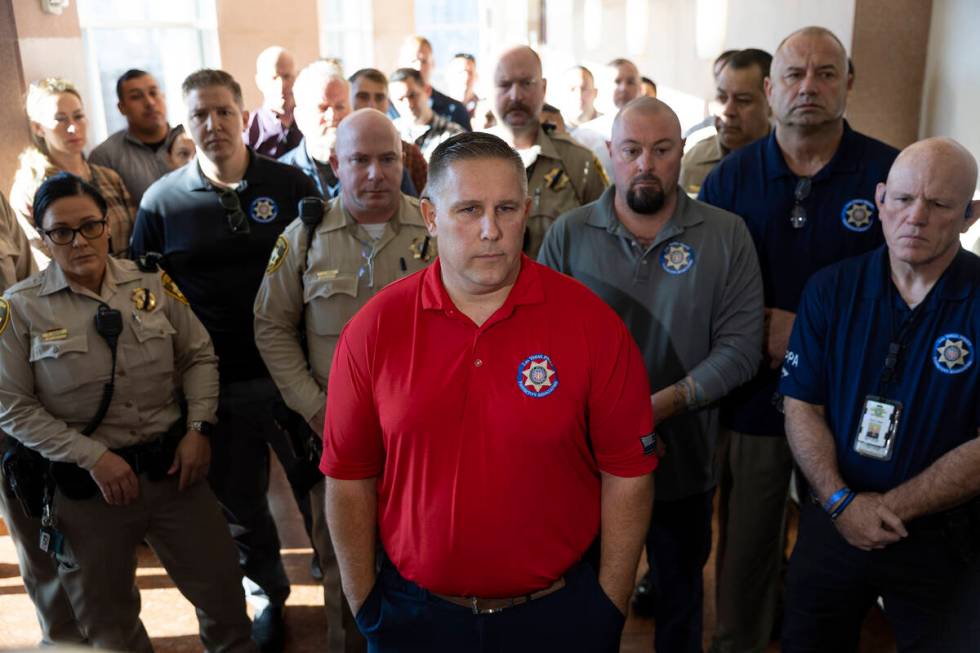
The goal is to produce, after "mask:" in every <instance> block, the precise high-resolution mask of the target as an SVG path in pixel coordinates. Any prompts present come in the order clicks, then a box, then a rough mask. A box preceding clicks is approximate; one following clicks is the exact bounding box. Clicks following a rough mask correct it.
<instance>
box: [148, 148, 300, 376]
mask: <svg viewBox="0 0 980 653" xmlns="http://www.w3.org/2000/svg"><path fill="white" fill-rule="evenodd" d="M237 192H238V198H239V203H240V204H241V207H242V210H243V211H244V212H245V215H246V216H247V217H246V220H247V223H248V226H249V233H247V234H246V233H242V232H240V231H239V232H238V233H234V232H232V231H231V229H230V228H229V225H228V217H227V213H226V211H225V209H223V208H222V207H221V204H220V203H219V200H218V193H217V192H216V191H215V189H214V188H213V187H212V185H211V184H210V183H209V182H208V181H207V179H206V178H205V177H204V175H203V174H202V173H201V168H200V167H199V166H198V165H197V163H192V164H190V165H186V166H184V167H182V168H180V169H178V170H175V171H173V172H171V173H170V174H168V175H166V176H164V177H162V178H160V179H159V180H158V181H157V182H156V183H154V184H153V185H152V186H150V188H149V189H148V190H147V191H146V194H145V195H143V200H142V202H141V203H140V208H139V212H138V213H137V215H136V224H135V226H134V227H133V239H132V242H131V245H130V247H131V252H132V256H134V257H137V256H140V255H142V254H145V253H146V252H159V253H161V254H163V255H164V259H163V261H162V263H161V267H162V268H163V269H164V270H166V272H167V273H168V274H169V275H170V276H171V277H172V278H173V280H174V281H175V282H176V283H177V286H178V287H179V288H180V290H181V292H183V294H184V296H185V297H187V300H188V302H190V305H191V308H192V309H194V313H195V314H196V315H197V317H198V319H200V320H201V322H202V323H203V324H204V326H205V328H206V329H207V330H208V333H210V334H211V339H212V340H213V341H214V349H215V353H217V355H218V365H219V371H220V374H221V382H222V383H229V382H232V381H244V380H248V379H253V378H258V377H262V376H267V375H268V372H267V371H266V369H265V365H264V364H263V363H262V358H261V357H260V356H259V352H258V349H257V348H256V346H255V335H254V333H253V329H252V321H253V314H252V304H253V302H254V301H255V294H256V292H258V289H259V284H260V283H261V282H262V275H263V274H264V273H265V268H266V266H267V265H268V262H269V255H270V253H271V252H272V247H273V246H274V245H275V243H276V239H277V238H278V236H279V234H280V233H282V231H283V230H284V229H285V228H286V226H287V225H289V223H290V222H292V221H293V220H294V219H295V218H296V217H297V215H298V210H297V207H298V204H299V200H300V199H302V198H303V197H310V196H314V197H315V196H318V195H319V193H318V192H317V189H316V187H315V186H314V185H313V182H312V181H310V180H309V178H307V176H306V175H304V174H303V173H302V172H300V171H299V170H297V169H296V168H293V167H291V166H288V165H285V164H282V163H279V162H277V161H273V160H272V159H270V158H267V157H264V156H262V155H259V154H255V153H254V152H253V151H252V150H251V149H250V150H249V164H248V169H247V170H246V171H245V177H244V179H243V181H242V184H241V185H240V186H239V189H238V191H237Z"/></svg>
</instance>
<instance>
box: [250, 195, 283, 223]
mask: <svg viewBox="0 0 980 653" xmlns="http://www.w3.org/2000/svg"><path fill="white" fill-rule="evenodd" d="M248 214H249V215H250V216H252V219H253V220H255V221H256V222H261V223H262V224H265V223H267V222H272V221H273V220H275V219H276V216H277V215H279V205H278V204H276V201H275V200H274V199H272V198H271V197H256V198H255V199H254V200H252V205H251V206H249V207H248Z"/></svg>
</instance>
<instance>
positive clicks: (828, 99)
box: [698, 27, 898, 653]
mask: <svg viewBox="0 0 980 653" xmlns="http://www.w3.org/2000/svg"><path fill="white" fill-rule="evenodd" d="M726 68H727V66H726ZM723 70H724V69H723ZM852 82H853V78H852V77H851V76H850V74H849V73H848V66H847V52H846V51H845V49H844V46H843V45H842V44H841V42H840V39H838V38H837V37H836V36H835V35H834V34H833V33H832V32H830V31H829V30H827V29H825V28H823V27H805V28H802V29H800V30H797V31H796V32H793V33H792V34H790V35H789V36H788V37H786V39H784V40H783V42H782V43H781V44H780V45H779V47H778V48H777V50H776V52H775V54H774V55H773V60H772V67H771V69H770V76H769V77H768V78H767V79H766V80H765V89H766V98H767V100H768V102H769V106H770V107H771V108H772V112H773V118H774V121H775V127H774V129H773V130H772V132H770V134H769V136H767V137H765V138H761V139H759V140H757V141H754V142H752V143H749V144H748V145H744V146H743V147H741V148H739V149H737V150H735V151H734V152H732V153H731V154H729V155H728V156H726V157H725V158H724V159H722V160H721V162H720V163H719V164H718V165H717V166H715V168H714V169H713V170H712V171H711V173H710V174H709V175H708V176H707V178H706V179H705V181H704V184H702V186H701V190H700V191H699V195H698V199H701V200H703V201H705V202H707V203H709V204H713V205H715V206H717V207H719V208H722V209H725V210H727V211H731V212H732V213H735V214H736V215H739V216H741V217H742V218H743V219H744V220H745V222H746V224H747V225H748V227H749V232H750V233H751V234H752V239H753V241H754V242H755V247H756V251H757V252H759V259H760V261H759V263H760V268H761V270H762V279H763V287H764V289H765V304H766V309H765V310H766V322H765V325H766V328H765V345H764V348H763V356H764V364H763V365H762V366H760V370H759V371H758V373H757V374H756V376H755V378H753V379H752V380H751V381H750V382H749V383H746V384H745V385H744V386H742V387H741V388H739V389H738V390H737V391H736V392H734V393H733V394H732V395H731V396H730V397H729V399H728V400H727V401H728V402H729V404H728V406H727V410H725V419H726V424H725V426H726V427H727V428H728V429H729V432H730V437H729V438H726V440H727V443H726V445H725V448H724V449H723V452H722V456H721V460H722V465H723V468H724V469H723V479H724V478H727V481H728V482H723V483H722V484H721V491H720V493H719V497H720V499H719V505H720V506H721V507H720V509H719V513H720V514H719V539H718V542H719V544H718V558H717V560H718V575H717V579H718V628H717V630H716V632H715V641H714V643H713V646H712V650H713V651H714V652H715V653H742V652H744V651H758V650H764V649H765V648H766V646H767V645H768V643H769V639H770V633H771V632H772V627H773V623H774V620H775V618H776V614H777V607H776V606H777V597H778V595H779V577H780V569H781V567H782V564H783V542H784V536H783V530H784V529H783V524H784V515H785V512H786V500H787V497H788V494H789V482H790V474H791V471H792V464H793V460H792V456H791V455H790V451H789V447H788V446H787V444H786V438H785V430H784V428H783V415H782V413H781V408H782V396H781V395H780V394H779V389H778V384H779V378H780V365H781V363H782V360H783V357H784V355H785V354H786V344H787V342H788V340H789V334H790V331H791V329H792V326H793V319H794V318H795V313H796V308H797V306H798V305H799V303H800V296H801V295H802V292H803V287H804V285H805V284H806V282H807V279H808V278H809V277H810V275H812V274H813V273H815V272H816V271H817V270H819V269H821V268H823V267H825V266H827V265H829V264H831V263H833V262H835V261H839V260H842V259H844V258H848V257H852V256H857V255H859V254H862V253H864V252H867V251H869V250H871V249H873V248H875V247H877V246H878V245H880V244H881V242H882V234H881V226H880V224H879V221H878V219H877V210H876V207H875V204H874V189H875V185H876V184H877V183H878V182H880V181H882V180H883V179H884V178H885V176H886V175H887V173H888V169H889V168H890V167H891V164H892V161H894V160H895V156H896V155H897V153H898V152H897V151H896V150H895V148H893V147H890V146H889V145H886V144H885V143H882V142H881V141H878V140H875V139H873V138H870V137H868V136H865V135H864V134H860V133H858V132H855V131H854V130H852V129H851V127H850V125H848V123H847V121H846V120H845V119H844V110H845V107H846V104H847V94H848V91H849V90H850V88H851V85H852Z"/></svg>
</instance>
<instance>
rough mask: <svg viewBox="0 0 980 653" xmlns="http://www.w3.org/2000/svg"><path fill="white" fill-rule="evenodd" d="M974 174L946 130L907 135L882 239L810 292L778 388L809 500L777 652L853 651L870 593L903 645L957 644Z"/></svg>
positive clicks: (966, 520)
mask: <svg viewBox="0 0 980 653" xmlns="http://www.w3.org/2000/svg"><path fill="white" fill-rule="evenodd" d="M976 178H977V163H976V160H975V159H974V158H973V156H971V155H970V153H969V152H967V151H966V150H965V149H964V148H963V146H961V145H960V144H958V143H956V142H955V141H953V140H950V139H941V138H935V139H928V140H925V141H920V142H918V143H915V144H913V145H910V146H909V147H908V148H906V149H905V150H904V151H903V152H902V153H901V155H899V157H898V159H897V160H896V161H895V164H894V165H893V166H892V168H891V171H890V172H889V174H888V179H887V181H886V182H885V183H880V184H878V186H877V190H876V192H875V204H876V205H877V208H878V215H879V217H880V220H881V225H882V229H883V230H884V234H885V246H884V247H879V248H877V249H876V250H874V251H872V252H869V253H867V254H864V255H862V256H859V257H856V258H852V259H849V260H847V261H844V262H841V263H838V264H836V265H832V266H830V267H828V268H825V269H824V270H821V271H820V272H818V273H817V274H816V275H814V276H813V278H812V279H811V280H810V282H809V284H808V285H807V288H806V291H805V292H804V293H803V299H802V301H801V302H800V307H799V312H798V314H797V317H796V321H795V324H794V326H793V333H792V336H791V338H790V343H789V349H788V351H787V352H786V357H785V360H784V363H783V368H782V370H783V371H782V377H783V378H782V382H781V384H780V389H781V391H782V392H783V393H784V395H785V396H786V400H785V410H786V431H787V435H788V437H789V442H790V446H791V447H792V450H793V457H794V458H795V460H796V462H797V463H798V464H799V466H800V468H801V469H802V471H803V473H804V474H805V475H806V478H807V480H808V481H809V484H810V491H811V493H812V501H810V500H807V501H805V502H804V504H803V506H802V508H801V516H800V532H799V539H798V540H797V545H796V549H795V550H794V552H793V558H792V560H791V562H790V570H789V577H788V579H787V589H786V602H787V603H786V615H785V620H784V628H783V647H782V650H783V651H816V650H819V651H853V650H856V648H857V642H858V635H859V630H860V625H861V621H862V618H863V616H864V614H865V613H866V612H867V610H868V609H869V608H870V607H871V606H872V605H873V604H874V603H875V601H876V600H877V598H878V597H879V596H880V597H882V598H883V599H884V606H885V614H886V616H887V617H888V620H889V622H890V623H891V625H892V628H893V629H894V631H895V638H896V640H897V643H898V649H899V650H900V651H904V650H950V649H948V648H942V647H937V644H936V643H937V641H938V638H939V636H940V635H941V634H944V633H940V629H945V627H946V623H947V614H956V612H957V611H958V610H959V608H960V607H961V606H962V605H963V604H964V603H966V602H967V601H969V602H971V603H972V604H973V605H976V603H975V601H976V594H977V592H980V587H977V586H976V585H972V586H966V585H965V584H963V583H961V582H960V579H962V578H969V576H970V572H971V569H974V568H975V566H976V564H977V563H978V557H977V551H978V550H980V499H978V496H980V437H978V435H980V428H978V427H980V412H978V410H977V397H978V396H980V371H978V366H977V365H976V362H975V358H976V356H977V350H976V343H978V342H980V322H978V320H977V316H978V315H980V291H978V288H980V283H978V282H980V258H978V257H977V256H976V255H974V254H972V253H970V252H968V251H966V250H964V249H962V248H961V247H960V240H959V236H960V234H961V233H963V232H965V231H966V230H967V229H968V228H969V227H970V225H972V224H973V223H974V222H976V220H977V218H978V217H980V202H977V201H971V198H972V197H973V192H974V186H975V184H976ZM975 619H976V614H973V615H972V617H971V620H975ZM973 645H974V646H975V645H976V642H975V641H974V642H973Z"/></svg>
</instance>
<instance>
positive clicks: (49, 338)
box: [41, 329, 68, 342]
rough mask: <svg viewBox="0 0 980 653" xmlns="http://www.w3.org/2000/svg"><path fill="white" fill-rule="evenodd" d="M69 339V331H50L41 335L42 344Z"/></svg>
mask: <svg viewBox="0 0 980 653" xmlns="http://www.w3.org/2000/svg"><path fill="white" fill-rule="evenodd" d="M67 337H68V329H49V330H47V331H45V332H44V333H42V334H41V341H42V342H54V341H55V340H64V339H66V338H67Z"/></svg>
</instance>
